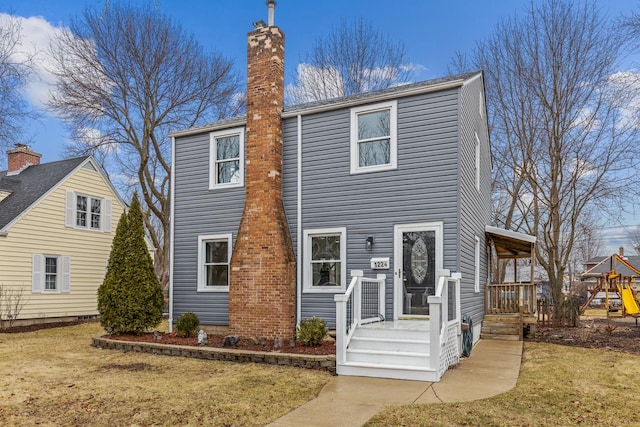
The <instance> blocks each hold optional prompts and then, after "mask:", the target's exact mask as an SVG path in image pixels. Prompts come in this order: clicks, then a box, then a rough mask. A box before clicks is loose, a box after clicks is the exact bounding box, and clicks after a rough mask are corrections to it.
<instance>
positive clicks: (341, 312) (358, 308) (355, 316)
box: [334, 270, 386, 363]
mask: <svg viewBox="0 0 640 427" xmlns="http://www.w3.org/2000/svg"><path fill="white" fill-rule="evenodd" d="M363 275H364V273H363V272H362V270H352V271H351V283H349V287H348V288H347V291H346V292H345V293H344V294H342V295H340V294H338V295H335V296H334V301H335V303H336V359H337V360H336V362H337V363H341V362H344V361H345V360H346V358H347V347H348V346H349V342H350V341H351V337H352V336H353V332H354V331H355V330H356V327H357V326H358V325H364V324H366V323H371V322H377V321H380V320H384V309H385V283H384V282H385V279H386V275H384V274H378V275H377V277H376V278H375V279H369V278H365V277H363Z"/></svg>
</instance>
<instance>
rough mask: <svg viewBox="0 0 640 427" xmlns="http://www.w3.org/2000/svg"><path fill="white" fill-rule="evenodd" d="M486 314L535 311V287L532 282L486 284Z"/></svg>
mask: <svg viewBox="0 0 640 427" xmlns="http://www.w3.org/2000/svg"><path fill="white" fill-rule="evenodd" d="M485 297H486V303H485V307H486V308H485V310H486V314H510V313H520V312H521V311H520V308H521V307H522V314H524V315H532V314H534V313H535V312H536V288H535V285H534V284H533V283H502V284H490V285H487V286H486V292H485Z"/></svg>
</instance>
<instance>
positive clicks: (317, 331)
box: [297, 316, 327, 346]
mask: <svg viewBox="0 0 640 427" xmlns="http://www.w3.org/2000/svg"><path fill="white" fill-rule="evenodd" d="M325 335H327V322H325V321H324V320H322V319H320V318H319V317H315V316H314V317H311V318H309V319H302V320H301V321H300V326H299V327H298V334H297V339H298V341H299V342H301V343H302V344H303V345H308V346H316V345H320V343H321V342H322V340H323V339H324V337H325Z"/></svg>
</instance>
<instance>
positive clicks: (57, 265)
mask: <svg viewBox="0 0 640 427" xmlns="http://www.w3.org/2000/svg"><path fill="white" fill-rule="evenodd" d="M31 273H32V287H31V291H32V292H33V293H53V292H70V277H71V274H70V273H71V258H70V257H68V256H60V255H46V254H33V257H32V264H31Z"/></svg>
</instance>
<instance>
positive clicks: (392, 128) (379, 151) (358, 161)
mask: <svg viewBox="0 0 640 427" xmlns="http://www.w3.org/2000/svg"><path fill="white" fill-rule="evenodd" d="M396 166H397V102H396V101H390V102H384V103H380V104H375V105H366V106H362V107H355V108H352V109H351V173H364V172H375V171H380V170H388V169H395V168H396Z"/></svg>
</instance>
